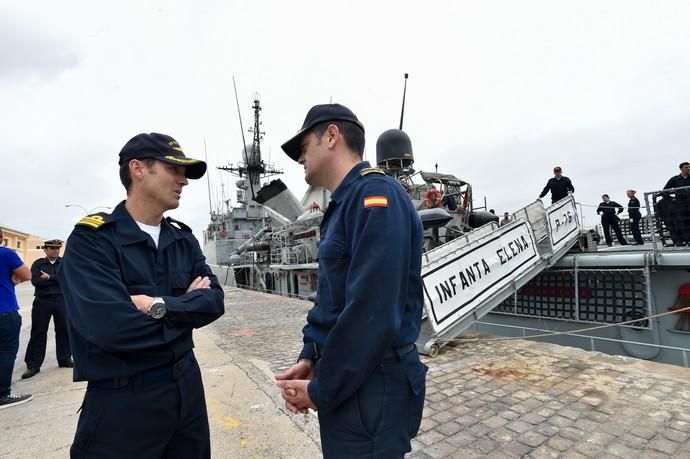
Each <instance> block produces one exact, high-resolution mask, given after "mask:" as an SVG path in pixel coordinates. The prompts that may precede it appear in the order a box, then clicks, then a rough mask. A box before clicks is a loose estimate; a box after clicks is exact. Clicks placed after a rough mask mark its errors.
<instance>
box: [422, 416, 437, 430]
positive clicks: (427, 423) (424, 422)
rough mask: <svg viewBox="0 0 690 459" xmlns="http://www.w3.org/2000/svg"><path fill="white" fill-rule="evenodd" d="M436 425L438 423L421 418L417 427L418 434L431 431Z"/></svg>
mask: <svg viewBox="0 0 690 459" xmlns="http://www.w3.org/2000/svg"><path fill="white" fill-rule="evenodd" d="M437 425H438V422H436V421H434V420H433V419H431V418H423V419H422V423H421V424H420V425H419V430H420V432H426V431H427V430H431V429H433V428H434V427H436V426H437Z"/></svg>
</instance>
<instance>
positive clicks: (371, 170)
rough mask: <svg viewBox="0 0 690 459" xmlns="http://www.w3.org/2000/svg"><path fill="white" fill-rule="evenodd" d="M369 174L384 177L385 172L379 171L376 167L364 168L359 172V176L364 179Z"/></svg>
mask: <svg viewBox="0 0 690 459" xmlns="http://www.w3.org/2000/svg"><path fill="white" fill-rule="evenodd" d="M369 174H381V175H386V173H385V172H383V169H379V168H378V167H365V168H364V169H362V170H361V171H359V175H361V176H362V177H365V176H367V175H369Z"/></svg>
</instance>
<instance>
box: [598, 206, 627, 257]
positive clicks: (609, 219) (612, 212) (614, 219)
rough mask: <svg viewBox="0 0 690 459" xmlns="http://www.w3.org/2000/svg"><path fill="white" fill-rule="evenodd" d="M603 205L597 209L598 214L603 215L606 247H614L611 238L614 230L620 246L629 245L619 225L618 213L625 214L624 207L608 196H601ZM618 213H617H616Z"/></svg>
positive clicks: (602, 223)
mask: <svg viewBox="0 0 690 459" xmlns="http://www.w3.org/2000/svg"><path fill="white" fill-rule="evenodd" d="M601 201H602V202H601V203H600V204H599V207H597V214H601V225H602V226H603V227H604V238H605V239H606V245H608V246H609V247H611V246H612V245H613V239H612V238H611V229H612V228H613V231H614V233H616V238H617V239H618V242H619V243H620V245H628V241H626V240H625V238H624V237H623V232H622V231H621V227H620V225H619V224H618V221H619V220H620V219H619V218H618V215H616V214H617V213H618V214H620V213H621V212H623V206H621V205H620V204H618V203H617V202H616V201H611V199H610V198H609V195H608V194H603V195H601ZM616 211H617V212H616Z"/></svg>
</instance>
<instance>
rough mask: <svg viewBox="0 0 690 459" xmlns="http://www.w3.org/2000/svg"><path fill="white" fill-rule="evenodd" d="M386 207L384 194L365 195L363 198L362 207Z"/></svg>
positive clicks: (386, 200) (386, 202)
mask: <svg viewBox="0 0 690 459" xmlns="http://www.w3.org/2000/svg"><path fill="white" fill-rule="evenodd" d="M369 207H388V198H387V197H385V196H367V197H366V198H364V208H365V209H367V208H369Z"/></svg>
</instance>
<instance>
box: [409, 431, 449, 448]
mask: <svg viewBox="0 0 690 459" xmlns="http://www.w3.org/2000/svg"><path fill="white" fill-rule="evenodd" d="M415 438H416V439H417V441H418V442H420V443H424V444H425V445H427V446H428V445H431V444H434V443H438V442H440V441H442V440H445V439H446V436H445V435H443V434H442V433H440V432H436V431H435V430H430V431H428V432H424V433H423V434H421V435H417V437H415Z"/></svg>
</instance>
